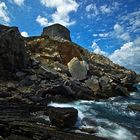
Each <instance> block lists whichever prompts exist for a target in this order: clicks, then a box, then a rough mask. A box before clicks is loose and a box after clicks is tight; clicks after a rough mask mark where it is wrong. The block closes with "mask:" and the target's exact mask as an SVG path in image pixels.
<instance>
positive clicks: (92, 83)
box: [85, 77, 100, 92]
mask: <svg viewBox="0 0 140 140" xmlns="http://www.w3.org/2000/svg"><path fill="white" fill-rule="evenodd" d="M85 84H86V86H87V87H89V88H90V89H91V90H92V91H95V92H96V91H99V89H100V87H99V81H98V79H97V78H94V77H91V79H88V80H86V81H85Z"/></svg>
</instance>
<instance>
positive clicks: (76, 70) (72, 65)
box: [68, 57, 87, 80]
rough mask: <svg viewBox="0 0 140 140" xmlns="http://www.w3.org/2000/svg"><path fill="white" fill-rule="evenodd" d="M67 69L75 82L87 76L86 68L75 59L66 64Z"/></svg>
mask: <svg viewBox="0 0 140 140" xmlns="http://www.w3.org/2000/svg"><path fill="white" fill-rule="evenodd" d="M68 69H69V72H70V73H71V75H72V78H73V79H75V80H83V79H85V78H86V76H87V68H86V67H85V66H84V65H83V64H82V63H80V61H79V59H78V58H76V57H74V58H73V59H72V60H71V61H70V62H69V63H68Z"/></svg>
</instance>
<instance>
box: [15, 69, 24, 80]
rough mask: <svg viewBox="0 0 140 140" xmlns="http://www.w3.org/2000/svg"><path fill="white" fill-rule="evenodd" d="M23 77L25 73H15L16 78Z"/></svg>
mask: <svg viewBox="0 0 140 140" xmlns="http://www.w3.org/2000/svg"><path fill="white" fill-rule="evenodd" d="M25 75H26V73H24V72H21V71H18V72H16V76H17V77H18V78H19V79H22V78H24V77H25Z"/></svg>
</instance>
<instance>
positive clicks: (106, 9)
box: [85, 2, 120, 18]
mask: <svg viewBox="0 0 140 140" xmlns="http://www.w3.org/2000/svg"><path fill="white" fill-rule="evenodd" d="M119 5H120V3H118V2H112V4H110V5H107V4H105V5H102V6H97V5H96V4H94V3H91V4H89V5H87V6H86V8H85V10H86V12H87V13H88V14H87V17H88V18H91V17H93V16H94V17H96V18H97V15H99V14H109V13H112V12H114V11H116V10H118V9H119Z"/></svg>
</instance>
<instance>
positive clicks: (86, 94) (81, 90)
mask: <svg viewBox="0 0 140 140" xmlns="http://www.w3.org/2000/svg"><path fill="white" fill-rule="evenodd" d="M64 85H65V86H66V87H67V88H68V89H69V90H70V91H71V92H72V93H73V94H72V95H73V98H74V99H75V100H78V99H80V100H94V99H95V97H94V95H93V92H92V91H91V90H90V89H89V88H88V87H85V86H84V85H82V84H81V83H80V82H77V81H66V82H65V83H64Z"/></svg>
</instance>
